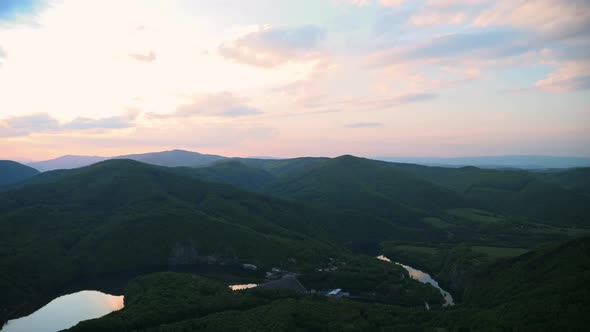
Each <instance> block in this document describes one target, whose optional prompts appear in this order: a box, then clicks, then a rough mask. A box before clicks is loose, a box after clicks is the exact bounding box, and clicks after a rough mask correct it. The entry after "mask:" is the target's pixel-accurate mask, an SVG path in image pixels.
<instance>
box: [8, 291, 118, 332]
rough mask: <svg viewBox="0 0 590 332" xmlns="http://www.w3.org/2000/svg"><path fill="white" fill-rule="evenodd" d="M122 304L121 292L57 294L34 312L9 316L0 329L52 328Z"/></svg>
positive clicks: (50, 331) (96, 315)
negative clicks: (24, 315)
mask: <svg viewBox="0 0 590 332" xmlns="http://www.w3.org/2000/svg"><path fill="white" fill-rule="evenodd" d="M121 308H123V296H114V295H109V294H105V293H101V292H97V291H91V290H85V291H81V292H77V293H72V294H68V295H64V296H60V297H58V298H56V299H54V300H53V301H51V302H49V303H48V304H47V305H45V306H44V307H43V308H41V309H39V310H37V311H35V312H34V313H32V314H30V315H28V316H26V317H21V318H17V319H12V320H9V321H8V322H7V323H6V324H5V325H4V326H3V327H2V329H1V330H0V332H31V331H35V332H55V331H60V330H63V329H67V328H70V327H72V326H74V325H76V324H78V322H80V321H83V320H87V319H93V318H99V317H102V316H104V315H106V314H108V313H110V312H113V311H117V310H120V309H121Z"/></svg>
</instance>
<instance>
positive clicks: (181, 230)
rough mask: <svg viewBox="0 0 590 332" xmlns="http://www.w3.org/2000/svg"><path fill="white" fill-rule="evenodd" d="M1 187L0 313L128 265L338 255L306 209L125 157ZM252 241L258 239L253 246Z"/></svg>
mask: <svg viewBox="0 0 590 332" xmlns="http://www.w3.org/2000/svg"><path fill="white" fill-rule="evenodd" d="M68 172H70V173H71V174H69V175H67V174H66V175H64V176H62V177H61V178H60V179H58V180H57V181H55V182H52V183H47V184H39V185H33V186H29V187H26V188H23V189H20V190H14V191H9V192H5V193H2V194H0V243H2V244H3V245H2V246H1V247H0V270H1V271H10V273H3V274H2V275H1V276H0V290H1V291H2V294H3V296H2V297H1V299H0V312H3V313H6V312H7V311H10V309H14V308H15V307H17V306H20V305H25V304H26V303H28V302H29V301H31V300H32V299H35V298H38V297H39V296H42V295H44V294H45V295H47V294H50V293H51V292H53V291H55V290H56V289H58V288H59V287H61V286H63V285H67V284H68V283H70V282H72V281H73V280H74V279H79V278H86V277H90V276H100V275H104V274H109V273H114V272H118V271H124V270H125V271H127V270H142V269H144V270H145V269H148V270H149V269H161V268H162V267H164V268H168V267H174V266H183V265H195V264H197V265H199V264H200V265H202V264H217V265H219V264H224V265H227V266H232V265H240V264H242V263H253V264H257V265H260V266H270V265H277V266H285V267H290V268H302V267H304V266H305V265H306V264H311V265H315V264H320V262H321V261H322V260H323V259H325V258H326V257H328V256H330V257H338V255H339V253H338V252H336V251H335V250H334V249H333V248H332V247H331V246H330V245H326V244H323V243H321V242H318V241H316V240H314V239H313V238H312V236H315V235H316V234H318V233H319V231H316V230H314V229H313V228H312V227H311V224H312V223H313V221H314V220H316V219H317V218H318V215H316V214H315V212H314V211H311V210H309V209H306V208H305V207H302V206H299V205H297V204H293V203H288V202H284V201H281V200H277V199H272V198H268V197H264V196H261V195H256V194H251V193H247V192H243V191H239V190H237V189H234V188H232V187H229V186H225V185H218V184H211V183H206V182H201V181H197V180H193V179H190V178H187V177H182V176H178V175H175V174H171V173H169V172H168V171H166V169H164V168H160V167H156V166H150V165H145V164H141V163H138V162H134V161H129V160H111V161H105V162H101V163H98V164H95V165H93V166H89V167H86V168H81V169H76V170H72V171H68ZM253 243H255V244H256V245H255V246H254V245H252V244H253Z"/></svg>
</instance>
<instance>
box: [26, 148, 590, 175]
mask: <svg viewBox="0 0 590 332" xmlns="http://www.w3.org/2000/svg"><path fill="white" fill-rule="evenodd" d="M107 159H132V160H136V161H140V162H143V163H147V164H152V165H158V166H166V167H179V166H185V167H204V166H210V165H212V164H214V163H216V162H218V161H221V160H227V159H237V160H240V161H242V162H244V163H246V164H248V165H250V166H258V165H260V164H267V165H268V166H269V167H274V166H279V167H280V165H281V161H285V160H292V159H300V160H302V161H303V162H307V161H308V160H312V161H317V160H319V159H326V158H322V157H315V158H275V157H248V158H231V157H226V156H221V155H212V154H202V153H198V152H193V151H186V150H179V149H175V150H168V151H159V152H148V153H139V154H129V155H121V156H113V157H104V156H77V155H65V156H62V157H58V158H55V159H50V160H44V161H37V162H31V163H28V164H27V165H28V166H30V167H33V168H35V169H37V170H39V171H41V172H46V171H52V170H57V169H72V168H79V167H84V166H89V165H92V164H95V163H97V162H101V161H104V160H107ZM369 159H373V160H381V161H387V162H394V163H410V164H418V165H425V166H441V167H464V166H476V167H480V168H494V169H510V168H513V169H529V170H551V169H562V168H578V167H590V158H588V157H556V156H536V155H506V156H475V157H453V158H439V157H387V156H385V157H371V158H369ZM269 161H274V162H269Z"/></svg>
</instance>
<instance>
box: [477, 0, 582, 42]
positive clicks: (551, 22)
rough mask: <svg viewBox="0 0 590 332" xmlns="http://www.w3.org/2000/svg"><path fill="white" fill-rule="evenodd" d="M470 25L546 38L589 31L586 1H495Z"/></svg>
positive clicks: (563, 36)
mask: <svg viewBox="0 0 590 332" xmlns="http://www.w3.org/2000/svg"><path fill="white" fill-rule="evenodd" d="M473 25H474V26H477V27H489V26H511V27H516V28H521V29H527V30H532V31H536V32H538V33H540V34H541V35H543V36H545V37H548V38H565V37H570V36H573V35H577V34H580V33H584V32H586V33H587V32H588V31H590V6H588V2H587V1H585V0H512V1H498V2H496V3H495V5H494V6H492V7H491V8H489V9H487V10H485V11H483V12H482V13H481V14H480V15H479V16H477V17H476V18H475V20H474V22H473Z"/></svg>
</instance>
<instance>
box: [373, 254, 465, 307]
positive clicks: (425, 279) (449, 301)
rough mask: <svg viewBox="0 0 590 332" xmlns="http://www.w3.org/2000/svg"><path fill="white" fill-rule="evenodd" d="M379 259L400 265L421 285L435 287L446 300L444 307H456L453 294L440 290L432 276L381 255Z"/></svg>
mask: <svg viewBox="0 0 590 332" xmlns="http://www.w3.org/2000/svg"><path fill="white" fill-rule="evenodd" d="M377 259H380V260H382V261H386V262H391V263H394V264H397V265H400V266H401V267H403V268H404V269H406V271H408V273H409V274H410V277H411V278H412V279H416V280H418V281H420V282H421V283H424V284H430V285H432V286H434V287H435V288H436V289H438V290H439V291H440V294H441V295H442V296H443V298H444V299H445V303H444V304H443V306H445V307H446V306H450V305H454V304H455V302H454V301H453V296H451V294H450V293H449V292H447V291H445V290H444V289H442V288H440V286H439V285H438V281H436V280H434V279H432V277H431V276H430V274H428V273H426V272H422V271H420V270H418V269H415V268H413V267H411V266H408V265H404V264H401V263H397V262H392V261H391V260H390V259H389V258H387V257H385V256H383V255H381V256H377Z"/></svg>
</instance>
